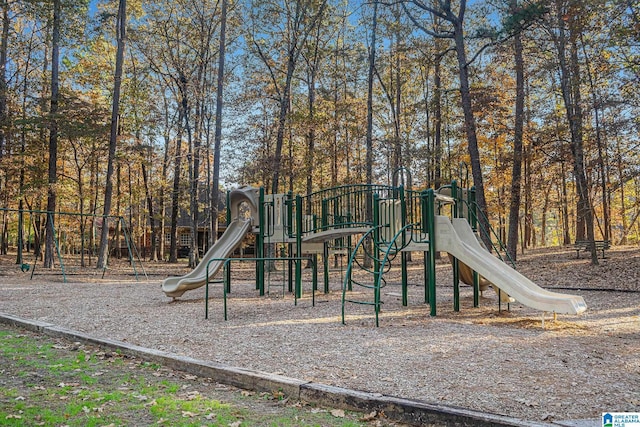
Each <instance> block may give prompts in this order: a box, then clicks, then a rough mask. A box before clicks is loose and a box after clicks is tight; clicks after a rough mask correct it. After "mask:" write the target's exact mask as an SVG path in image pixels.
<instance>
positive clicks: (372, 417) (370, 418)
mask: <svg viewBox="0 0 640 427" xmlns="http://www.w3.org/2000/svg"><path fill="white" fill-rule="evenodd" d="M377 416H378V413H377V412H376V411H373V412H370V413H368V414H367V415H365V416H364V417H362V418H360V421H373V420H375V419H376V417H377Z"/></svg>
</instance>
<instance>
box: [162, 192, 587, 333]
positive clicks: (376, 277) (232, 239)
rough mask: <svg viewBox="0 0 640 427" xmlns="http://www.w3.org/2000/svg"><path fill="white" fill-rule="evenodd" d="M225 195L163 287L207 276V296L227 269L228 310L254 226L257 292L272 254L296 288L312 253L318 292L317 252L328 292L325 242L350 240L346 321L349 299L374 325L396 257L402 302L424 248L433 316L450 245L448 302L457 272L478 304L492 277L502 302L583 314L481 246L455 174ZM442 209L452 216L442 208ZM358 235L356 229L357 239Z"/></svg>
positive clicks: (577, 304) (331, 245)
mask: <svg viewBox="0 0 640 427" xmlns="http://www.w3.org/2000/svg"><path fill="white" fill-rule="evenodd" d="M227 203H228V204H227V206H228V210H227V220H228V224H229V226H228V228H227V231H226V232H225V233H224V234H223V236H222V237H221V238H220V239H219V240H218V242H216V244H214V245H213V246H212V247H211V248H210V249H209V250H208V251H207V253H206V254H205V255H204V257H203V259H202V261H201V262H200V264H199V265H198V266H197V267H196V268H195V269H194V270H193V271H191V272H190V273H189V274H187V275H185V276H182V277H170V278H167V279H165V280H164V282H163V284H162V290H163V291H164V292H165V294H166V295H167V296H170V297H173V298H177V297H179V296H181V295H183V294H184V292H186V291H188V290H191V289H195V288H197V287H200V286H203V285H206V286H207V297H206V300H207V301H208V285H209V283H210V282H211V281H212V280H213V278H214V276H215V275H216V274H217V273H218V272H219V271H220V270H221V269H222V270H224V271H225V274H224V277H225V279H224V282H225V285H224V286H223V288H224V289H225V294H224V296H225V318H226V294H227V290H228V289H229V283H228V282H229V280H230V273H229V269H230V265H231V262H232V261H234V260H233V259H232V258H231V254H232V253H233V251H234V250H235V249H236V248H237V247H238V246H239V245H240V244H241V242H242V239H243V238H244V237H245V235H246V234H247V233H255V235H256V251H255V253H256V255H255V258H247V259H243V260H242V261H245V262H247V261H249V262H255V268H256V289H257V290H259V292H260V295H264V293H265V287H264V284H265V269H266V266H267V265H268V263H269V262H272V261H274V260H281V261H283V262H288V265H289V276H288V277H289V283H290V286H289V290H290V291H292V292H294V295H295V297H296V298H299V297H301V296H302V280H301V270H302V263H303V261H305V260H310V261H311V266H312V268H313V290H314V292H315V290H316V287H317V268H318V256H319V255H320V254H322V257H323V261H324V262H323V270H324V291H325V292H329V283H328V281H329V274H328V269H329V251H330V250H331V249H335V250H340V249H344V248H347V250H348V253H349V262H348V264H347V267H346V272H345V275H344V281H343V285H342V319H343V323H344V319H345V311H346V307H347V305H348V304H350V303H353V304H366V305H371V306H373V307H374V310H375V316H376V325H378V323H379V322H378V314H379V312H380V308H381V305H382V303H383V301H382V298H381V289H383V288H384V287H385V286H386V279H385V273H387V272H388V271H389V270H390V268H391V265H392V263H396V264H397V263H398V261H399V264H400V268H401V274H402V279H401V286H402V304H403V305H407V301H408V299H407V288H408V287H407V260H408V254H409V253H410V252H423V253H424V302H425V303H427V304H429V305H430V314H431V315H432V316H435V315H436V313H437V311H436V278H435V263H436V252H447V253H448V254H449V255H450V257H451V259H452V265H453V271H454V280H453V282H454V283H453V288H454V297H453V305H454V311H458V310H459V307H460V299H459V282H460V280H461V279H462V280H463V281H464V282H466V283H467V284H469V285H471V286H473V290H474V306H475V307H477V306H478V305H479V295H480V288H481V286H482V287H483V288H486V287H488V286H492V287H493V288H494V289H495V290H496V292H498V295H499V299H498V301H499V304H501V303H505V302H506V303H510V302H514V301H518V302H520V303H521V304H523V305H525V306H528V307H531V308H533V309H536V310H540V311H542V312H543V315H544V312H550V313H554V314H580V313H582V312H584V311H585V310H586V304H585V302H584V299H583V298H582V297H580V296H573V295H565V294H559V293H554V292H550V291H547V290H545V289H542V288H541V287H539V286H537V285H536V284H535V283H533V282H532V281H530V280H529V279H527V278H526V277H524V276H523V275H521V274H520V273H518V272H517V271H516V270H515V269H514V268H512V267H511V266H509V265H507V264H506V263H504V262H503V261H502V260H501V259H498V258H497V257H496V256H494V255H492V254H491V253H490V252H489V251H488V250H486V249H485V248H484V247H483V246H482V244H481V243H480V242H479V239H478V232H479V231H480V230H479V227H478V226H477V224H478V214H479V210H478V209H476V205H475V198H474V190H473V189H459V188H458V187H457V184H456V182H455V181H453V182H452V183H451V184H450V185H448V186H445V187H443V188H440V189H438V191H436V190H433V189H427V190H423V191H411V190H405V189H404V187H403V186H399V187H393V186H385V185H365V184H360V185H346V186H340V187H335V188H329V189H324V190H320V191H318V192H315V193H312V194H308V195H306V196H300V195H295V196H294V195H293V194H291V193H289V194H276V195H267V194H265V192H264V189H262V188H261V189H255V188H252V187H246V186H245V187H240V188H239V189H236V190H233V191H231V192H230V193H229V195H228V199H227ZM243 206H244V208H243ZM447 212H448V213H449V216H446V215H444V214H445V213H447ZM488 232H489V231H488ZM356 236H359V239H358V240H357V242H356V243H355V244H354V241H353V240H354V237H356ZM265 248H267V249H269V248H270V250H271V253H269V254H266V253H265ZM274 248H279V251H277V250H274ZM236 261H237V260H236ZM355 272H358V273H359V274H357V275H356V274H354V273H355ZM362 273H364V274H362ZM356 276H357V278H356ZM363 276H364V277H366V278H365V279H363V278H362V277H363ZM294 278H295V289H294V287H293V284H292V282H293V280H294ZM354 286H356V287H360V288H364V289H366V290H371V292H370V293H368V292H365V294H368V295H371V299H367V300H356V299H353V298H352V297H351V292H350V291H353V289H354ZM358 295H362V293H360V294H358Z"/></svg>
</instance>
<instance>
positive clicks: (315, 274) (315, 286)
mask: <svg viewBox="0 0 640 427" xmlns="http://www.w3.org/2000/svg"><path fill="white" fill-rule="evenodd" d="M312 262H313V267H312V268H313V271H312V276H311V277H312V279H311V280H312V284H313V286H312V289H313V306H314V307H315V305H316V304H315V296H316V291H317V290H318V254H313V257H312Z"/></svg>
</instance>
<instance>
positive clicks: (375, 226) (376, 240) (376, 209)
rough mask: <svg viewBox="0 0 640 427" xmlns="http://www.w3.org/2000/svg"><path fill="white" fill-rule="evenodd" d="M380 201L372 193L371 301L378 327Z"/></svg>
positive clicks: (376, 195)
mask: <svg viewBox="0 0 640 427" xmlns="http://www.w3.org/2000/svg"><path fill="white" fill-rule="evenodd" d="M379 204H380V201H379V196H378V194H377V193H375V194H374V195H373V242H372V244H373V248H372V251H371V252H372V255H373V277H374V279H373V280H374V282H373V303H374V307H375V310H376V327H378V315H379V314H380V277H381V272H380V254H379V253H378V251H379V247H380V228H379V227H378V226H379V225H380V224H379V223H380V221H379V219H380V206H379Z"/></svg>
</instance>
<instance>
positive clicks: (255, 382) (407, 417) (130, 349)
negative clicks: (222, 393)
mask: <svg viewBox="0 0 640 427" xmlns="http://www.w3.org/2000/svg"><path fill="white" fill-rule="evenodd" d="M0 323H5V324H8V325H12V326H15V327H18V328H22V329H27V330H30V331H34V332H39V333H43V334H46V335H49V336H52V337H59V338H65V339H69V340H73V341H80V342H84V343H88V344H94V345H98V346H102V347H106V348H110V349H113V350H119V351H121V352H122V353H123V354H126V355H128V356H134V357H137V358H139V359H142V360H145V361H149V362H155V363H159V364H161V365H163V366H166V367H169V368H172V369H176V370H180V371H183V372H187V373H189V374H193V375H198V376H202V377H206V378H211V379H213V380H214V381H216V382H219V383H222V384H228V385H232V386H235V387H238V388H242V389H245V390H251V391H258V392H273V391H281V392H282V393H284V394H285V395H286V396H289V397H291V398H293V399H295V400H304V401H306V402H309V403H315V404H318V405H321V406H326V407H332V408H341V409H346V410H355V411H360V412H365V413H370V412H373V411H377V412H380V413H384V415H385V416H386V417H387V418H388V419H390V420H392V421H398V422H403V423H408V424H412V425H446V426H474V427H476V426H477V427H485V426H486V427H489V426H522V427H550V426H554V424H548V423H539V422H530V421H525V420H521V419H518V418H512V417H506V416H502V415H494V414H489V413H484V412H479V411H473V410H469V409H464V408H458V407H453V406H444V405H436V404H429V403H426V402H422V401H417V400H410V399H403V398H398V397H393V396H385V395H382V394H378V393H368V392H363V391H357V390H350V389H345V388H341V387H333V386H329V385H325V384H321V383H314V382H310V381H302V380H297V379H295V378H289V377H285V376H282V375H273V374H269V373H265V372H260V371H254V370H251V369H244V368H237V367H233V366H227V365H223V364H218V363H210V362H207V361H203V360H198V359H193V358H190V357H185V356H180V355H176V354H172V353H167V352H164V351H159V350H154V349H149V348H145V347H140V346H137V345H132V344H128V343H125V342H122V341H115V340H109V339H99V338H95V337H92V336H90V335H87V334H85V333H82V332H78V331H74V330H71V329H67V328H63V327H59V326H56V325H53V324H51V323H47V322H40V321H36V320H28V319H22V318H20V317H16V316H12V315H8V314H4V313H0ZM555 425H556V426H557V424H555Z"/></svg>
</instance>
